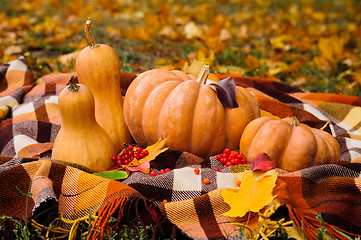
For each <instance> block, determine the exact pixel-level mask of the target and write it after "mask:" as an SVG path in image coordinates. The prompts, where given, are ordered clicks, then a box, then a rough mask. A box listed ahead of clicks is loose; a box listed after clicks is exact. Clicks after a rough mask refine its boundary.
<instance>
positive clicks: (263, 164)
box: [249, 153, 276, 172]
mask: <svg viewBox="0 0 361 240" xmlns="http://www.w3.org/2000/svg"><path fill="white" fill-rule="evenodd" d="M275 167H276V163H275V162H274V161H272V160H271V158H270V156H269V155H268V154H267V153H260V154H258V155H257V156H256V157H255V158H254V159H253V161H252V163H251V166H250V167H249V169H250V170H251V171H256V170H261V171H264V172H267V171H269V170H271V169H274V168H275Z"/></svg>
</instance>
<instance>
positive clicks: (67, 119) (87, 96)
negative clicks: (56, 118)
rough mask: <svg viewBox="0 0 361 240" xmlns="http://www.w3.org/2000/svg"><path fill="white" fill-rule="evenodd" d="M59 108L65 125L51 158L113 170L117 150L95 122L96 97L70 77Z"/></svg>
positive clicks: (61, 94) (59, 99)
mask: <svg viewBox="0 0 361 240" xmlns="http://www.w3.org/2000/svg"><path fill="white" fill-rule="evenodd" d="M58 105H59V110H60V114H61V117H62V124H61V128H60V131H59V133H58V135H57V137H56V139H55V142H54V147H53V150H52V156H51V157H52V158H54V159H58V160H63V161H69V162H73V163H77V164H81V165H84V166H87V167H92V168H98V169H109V168H111V167H112V166H113V165H114V163H113V162H112V160H111V157H112V156H113V155H116V154H117V151H116V149H115V147H114V145H113V142H112V140H111V139H110V137H109V136H108V134H107V133H106V132H105V130H104V129H103V128H102V127H101V126H100V125H99V124H98V123H97V121H96V120H95V112H94V109H95V106H94V97H93V94H92V92H91V91H90V90H89V88H88V87H87V86H85V85H83V84H75V83H74V82H73V81H72V78H71V79H70V80H69V85H68V86H67V87H66V88H64V89H63V90H62V91H61V93H60V94H59V98H58Z"/></svg>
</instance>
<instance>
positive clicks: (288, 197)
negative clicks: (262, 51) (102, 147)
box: [0, 58, 361, 239]
mask: <svg viewBox="0 0 361 240" xmlns="http://www.w3.org/2000/svg"><path fill="white" fill-rule="evenodd" d="M74 74H75V73H59V74H50V75H46V76H43V77H42V78H40V79H37V80H35V79H34V77H33V76H32V74H31V70H30V69H29V68H28V67H27V65H26V63H25V62H24V60H23V59H21V58H20V59H18V60H15V61H13V62H10V63H7V64H4V65H2V66H1V67H0V119H2V120H1V122H0V182H1V183H2V184H1V185H0V214H6V215H8V216H13V217H21V218H22V217H24V216H26V217H27V218H29V219H35V220H36V221H37V222H39V223H41V224H43V225H45V226H46V225H47V224H50V223H51V222H52V221H53V220H54V219H55V218H57V217H58V216H62V217H63V219H68V220H76V219H80V218H83V217H86V216H89V214H94V215H96V216H100V217H98V218H97V220H96V221H97V222H95V223H94V227H95V228H97V229H99V230H100V232H98V231H95V232H94V233H93V234H103V235H104V234H105V233H106V232H107V231H108V230H107V229H108V228H107V221H108V220H109V218H110V216H116V218H117V219H118V222H119V226H121V224H122V223H130V222H134V221H135V220H134V219H136V220H138V221H140V222H141V223H143V224H149V223H152V224H154V225H155V226H156V231H155V233H154V234H155V235H154V237H155V236H159V235H160V236H162V235H163V236H164V235H166V234H170V233H172V234H173V236H177V239H178V238H193V239H226V238H227V237H231V236H239V234H240V233H239V230H240V226H239V225H236V224H234V223H238V224H244V223H246V222H247V225H249V226H252V229H253V230H254V233H253V235H256V234H257V232H261V231H263V230H262V226H263V227H264V224H263V223H264V222H265V218H267V219H268V220H272V221H273V220H277V219H276V216H277V215H282V216H285V217H286V218H287V219H289V220H292V221H293V224H294V225H293V227H295V228H299V229H303V231H304V234H305V235H306V237H307V238H308V239H314V238H315V236H316V234H317V228H319V227H320V226H321V222H320V221H319V219H317V216H318V214H320V216H321V217H322V219H323V221H324V222H325V224H324V226H325V227H326V228H327V229H328V231H327V232H328V233H330V234H333V235H334V236H335V237H336V238H337V239H343V238H345V236H344V235H343V234H344V233H346V234H348V235H349V236H360V235H361V213H360V211H359V207H360V203H361V181H360V171H361V164H360V162H361V98H360V97H352V96H341V95H336V94H326V93H306V92H302V91H300V90H299V89H296V88H293V87H291V86H288V85H285V84H282V83H280V82H272V81H267V80H265V79H257V78H246V77H239V76H232V78H233V79H234V80H235V82H236V84H237V85H238V86H242V87H245V88H247V89H249V90H250V91H251V92H252V93H253V94H254V96H255V97H256V99H257V101H258V103H259V106H260V108H261V110H262V115H270V114H271V115H274V116H278V117H281V118H282V117H286V116H293V115H294V116H296V117H297V118H298V119H299V120H300V121H301V122H303V123H305V124H308V125H310V126H313V127H318V128H319V127H322V126H324V125H325V124H326V123H327V122H329V124H328V125H327V127H326V128H325V131H328V132H329V133H331V134H332V135H333V136H335V138H336V139H337V141H338V142H339V144H340V147H341V160H342V162H341V163H340V164H329V165H321V166H315V167H311V168H308V169H303V170H301V171H296V172H287V171H283V170H281V169H277V171H278V172H279V177H278V180H277V186H276V188H275V189H274V193H275V194H277V197H276V199H275V201H274V202H273V203H272V204H271V205H270V209H266V210H269V211H266V210H265V211H266V212H269V213H270V214H268V215H267V216H264V215H262V216H261V215H260V214H254V213H253V214H250V215H249V216H247V217H244V218H230V217H226V216H224V215H223V213H225V212H227V211H228V210H229V206H228V205H227V204H226V203H224V201H223V198H222V195H221V194H220V191H221V190H222V189H226V188H234V187H237V181H238V180H239V179H240V176H241V173H242V171H243V170H244V169H246V168H247V167H249V166H248V165H244V166H232V167H229V168H225V169H222V170H221V171H220V172H216V171H214V168H216V167H220V163H219V161H217V160H216V158H215V157H210V158H207V159H202V158H199V157H197V156H194V155H192V154H189V153H186V152H177V151H166V152H164V153H162V154H161V155H159V156H158V157H157V158H156V160H155V161H152V162H151V167H152V168H153V169H154V170H155V171H159V170H160V169H164V168H168V167H169V168H171V169H172V170H171V171H170V172H167V173H166V174H162V175H157V176H156V177H151V176H150V175H149V174H144V173H140V172H134V173H132V174H130V176H129V177H128V178H127V179H126V180H124V181H122V182H119V181H111V180H108V179H104V178H101V177H98V176H95V175H93V174H92V172H94V171H96V170H95V169H87V168H85V167H83V166H77V165H74V164H71V163H67V162H59V161H56V160H54V159H51V158H49V156H50V151H45V152H42V153H39V154H38V155H37V156H33V157H32V158H23V157H21V156H18V154H19V152H20V151H21V150H22V149H24V147H26V146H29V145H31V144H37V143H40V144H42V143H52V142H54V140H55V138H56V135H57V132H58V131H59V129H60V124H61V116H60V113H59V110H58V106H57V95H58V94H59V92H60V91H61V90H62V89H63V88H64V87H65V86H66V84H67V81H68V79H69V77H70V75H74ZM122 77H124V79H125V80H124V82H125V84H124V85H123V86H122V87H123V88H124V91H125V90H126V87H127V85H128V84H129V83H130V82H131V80H132V79H134V77H135V75H134V74H130V73H124V76H122ZM212 77H213V78H218V79H221V78H224V77H225V76H224V75H213V76H212ZM196 167H198V168H200V170H201V174H199V175H195V174H194V172H193V169H194V168H196ZM204 178H208V179H209V180H210V183H209V184H204V183H203V179H204ZM29 187H30V193H31V194H32V196H31V198H30V201H29V203H28V204H29V208H27V210H28V212H26V208H25V203H26V197H24V196H23V195H22V193H26V192H27V191H28V189H29ZM19 190H20V191H19ZM21 192H22V193H21ZM165 200H166V201H165ZM262 224H263V225H262ZM94 237H100V236H99V235H97V236H94Z"/></svg>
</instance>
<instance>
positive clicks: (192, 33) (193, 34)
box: [183, 21, 202, 39]
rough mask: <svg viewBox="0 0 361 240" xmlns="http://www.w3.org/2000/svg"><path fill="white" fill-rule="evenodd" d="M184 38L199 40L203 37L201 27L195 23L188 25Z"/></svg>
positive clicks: (185, 27)
mask: <svg viewBox="0 0 361 240" xmlns="http://www.w3.org/2000/svg"><path fill="white" fill-rule="evenodd" d="M183 33H184V36H185V37H186V38H187V39H193V38H199V37H201V36H202V30H201V28H200V27H198V26H197V24H195V23H194V22H193V21H192V22H189V23H187V25H185V26H184V32H183Z"/></svg>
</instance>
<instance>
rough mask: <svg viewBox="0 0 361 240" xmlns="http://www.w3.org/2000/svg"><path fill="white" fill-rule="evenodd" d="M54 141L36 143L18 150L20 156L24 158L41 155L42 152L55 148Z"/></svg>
mask: <svg viewBox="0 0 361 240" xmlns="http://www.w3.org/2000/svg"><path fill="white" fill-rule="evenodd" d="M53 145H54V144H53V143H51V142H47V143H35V144H30V145H28V146H26V147H23V148H22V149H20V151H19V152H18V157H23V158H32V157H37V158H38V157H40V154H42V153H44V152H46V151H49V150H50V149H52V148H53Z"/></svg>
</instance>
